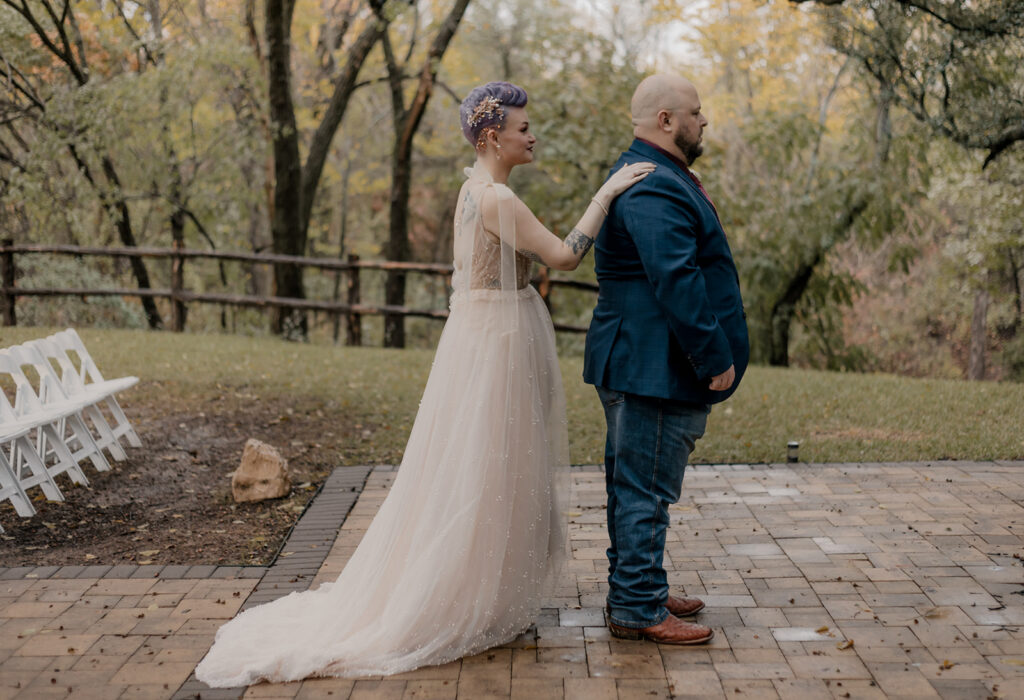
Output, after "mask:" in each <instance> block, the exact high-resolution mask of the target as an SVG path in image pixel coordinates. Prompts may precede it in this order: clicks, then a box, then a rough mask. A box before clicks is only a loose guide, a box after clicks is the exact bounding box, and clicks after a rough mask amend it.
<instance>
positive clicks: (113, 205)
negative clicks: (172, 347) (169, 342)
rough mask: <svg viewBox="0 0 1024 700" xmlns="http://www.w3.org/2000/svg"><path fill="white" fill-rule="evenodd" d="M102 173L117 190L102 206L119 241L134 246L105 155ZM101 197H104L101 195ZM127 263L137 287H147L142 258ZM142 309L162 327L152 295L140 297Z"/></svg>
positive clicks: (121, 192)
mask: <svg viewBox="0 0 1024 700" xmlns="http://www.w3.org/2000/svg"><path fill="white" fill-rule="evenodd" d="M103 174H104V175H105V176H106V178H107V180H108V181H109V182H110V184H111V185H113V186H114V191H115V192H117V196H116V199H114V201H105V202H104V203H103V207H104V209H106V210H107V213H108V214H109V215H110V216H111V218H113V219H114V224H115V226H116V228H117V235H118V236H119V237H120V238H121V243H123V244H124V245H126V246H131V247H132V248H134V247H135V246H136V245H137V244H136V242H135V234H134V233H132V220H131V217H130V215H129V213H128V203H127V202H126V201H125V199H124V190H122V188H121V180H120V178H119V177H118V176H117V171H116V170H115V169H114V164H113V163H112V162H111V160H110V158H108V157H106V156H104V157H103ZM103 199H106V198H105V197H103ZM129 263H130V264H131V267H132V274H133V275H135V281H136V283H137V284H138V285H139V289H149V288H150V286H151V285H150V282H149V271H148V270H146V265H145V263H144V262H142V258H138V257H133V258H130V259H129ZM142 310H143V312H144V313H145V314H146V322H147V323H148V324H149V327H150V328H152V329H154V330H157V329H160V328H163V327H164V320H163V318H162V317H161V316H160V311H159V310H158V309H157V308H156V301H154V299H153V297H142Z"/></svg>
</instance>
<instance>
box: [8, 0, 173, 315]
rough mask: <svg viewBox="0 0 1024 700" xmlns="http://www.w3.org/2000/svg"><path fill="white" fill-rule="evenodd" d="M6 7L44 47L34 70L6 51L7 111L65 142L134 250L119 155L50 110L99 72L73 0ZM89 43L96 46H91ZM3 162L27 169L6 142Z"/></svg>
mask: <svg viewBox="0 0 1024 700" xmlns="http://www.w3.org/2000/svg"><path fill="white" fill-rule="evenodd" d="M2 4H3V6H4V7H5V8H6V9H7V11H8V12H9V13H13V16H16V17H18V18H19V19H20V20H21V21H22V22H23V23H24V31H25V32H26V33H28V34H30V35H31V36H33V38H34V43H35V44H36V45H37V46H38V47H39V50H38V51H37V52H35V56H34V57H26V62H27V63H28V65H29V66H30V67H28V68H27V69H26V70H21V69H20V68H18V66H19V65H25V62H23V61H19V60H17V58H15V60H14V61H12V60H11V59H10V57H8V56H7V55H6V53H7V52H6V50H5V49H3V48H2V47H0V77H3V79H4V81H5V82H6V84H7V87H8V91H7V96H6V98H5V100H4V104H3V106H2V109H3V111H4V112H7V113H10V114H12V115H14V118H15V120H16V121H27V122H28V123H30V124H31V125H32V126H33V127H35V128H42V129H47V130H51V131H53V132H54V133H55V134H56V135H57V136H58V138H60V139H61V140H63V141H64V142H65V144H66V151H67V154H68V155H70V157H71V159H72V160H73V162H74V164H75V166H76V168H77V170H78V172H80V173H81V175H82V176H83V177H84V178H85V179H86V180H87V181H88V182H89V184H90V185H91V186H92V188H93V189H94V191H95V193H96V196H97V197H98V199H99V202H100V204H101V206H102V208H103V210H104V212H105V213H106V215H107V217H108V218H109V220H110V221H111V222H112V223H113V224H114V226H115V228H116V229H117V233H118V235H119V237H120V240H121V243H122V244H123V245H125V246H129V247H134V246H135V245H136V239H135V232H134V230H133V227H132V219H131V212H130V209H129V206H128V201H127V199H126V197H125V188H124V187H123V185H122V178H121V176H120V174H119V168H118V165H117V164H116V163H115V160H114V157H113V155H112V154H111V153H110V152H108V151H105V150H104V149H98V150H96V151H95V152H92V149H90V148H89V146H88V143H87V142H83V141H82V140H81V139H80V136H81V134H80V132H79V131H78V130H77V129H76V128H75V125H74V124H68V123H66V122H64V121H63V119H62V115H60V114H54V113H53V111H52V110H51V109H50V105H51V103H52V101H53V100H55V99H59V96H60V94H61V93H62V92H63V91H64V90H71V91H76V90H77V91H83V92H84V88H85V87H86V86H87V85H90V81H91V78H92V75H93V71H94V68H95V67H94V66H90V55H89V52H88V50H87V41H86V38H85V36H84V35H83V33H82V31H81V29H80V27H79V23H78V22H77V18H76V15H75V12H74V11H72V8H71V0H63V2H56V0H35V2H34V3H33V4H31V5H30V4H29V3H28V2H27V1H23V2H16V0H3V3H2ZM23 36H24V35H23ZM89 45H90V46H92V44H91V42H90V43H89ZM19 58H20V57H19ZM90 86H91V85H90ZM15 124H16V122H8V124H7V126H8V131H9V135H10V137H11V138H12V139H13V140H14V141H15V142H17V143H18V145H19V146H21V147H22V148H25V147H26V146H27V142H26V141H25V139H24V137H22V136H21V135H20V134H19V133H18V131H17V127H16V126H15ZM0 160H2V161H4V162H6V163H8V164H9V165H11V166H13V168H14V169H15V170H23V163H21V162H20V161H19V160H18V158H17V156H15V147H12V146H11V145H10V144H9V143H7V142H0ZM8 184H9V183H8ZM130 264H131V269H132V273H133V274H134V276H135V280H136V282H137V284H138V286H139V288H140V289H148V288H149V287H150V286H151V285H150V279H149V271H148V270H147V269H146V265H145V263H144V262H143V261H142V259H141V258H131V259H130ZM142 306H143V309H144V311H145V315H146V320H147V322H148V323H149V326H150V327H151V328H161V327H163V318H162V317H161V315H160V312H159V310H158V309H157V308H156V304H155V302H154V301H153V298H152V297H147V296H144V297H142Z"/></svg>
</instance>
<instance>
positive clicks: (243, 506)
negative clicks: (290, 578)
mask: <svg viewBox="0 0 1024 700" xmlns="http://www.w3.org/2000/svg"><path fill="white" fill-rule="evenodd" d="M139 389H140V391H139V392H138V396H136V397H132V400H131V402H130V403H127V402H126V401H122V405H124V407H125V411H126V413H127V414H128V417H129V419H130V420H131V421H132V424H133V425H134V426H135V428H136V431H137V432H138V433H139V436H140V438H141V439H142V443H143V447H141V448H127V449H128V459H127V460H125V461H123V462H113V461H112V462H111V464H112V466H113V468H112V469H111V470H110V471H108V472H102V473H100V472H97V471H96V470H95V469H94V468H93V467H92V465H91V464H86V465H85V466H84V471H85V473H86V476H87V477H88V479H89V482H90V483H89V486H88V487H79V486H72V485H71V483H70V481H69V480H68V478H67V476H66V475H62V476H60V477H58V478H57V481H58V485H59V486H60V488H61V490H62V491H63V493H64V496H65V498H66V499H67V500H66V501H64V502H62V503H61V502H52V501H47V500H45V499H44V497H43V495H42V493H41V492H40V490H39V488H38V487H36V488H33V489H30V490H29V495H30V496H31V497H32V498H33V504H34V505H35V507H36V509H37V513H36V514H35V515H34V516H33V517H31V518H21V517H19V516H18V515H17V514H16V513H15V512H14V508H13V507H12V506H11V504H10V503H9V502H4V503H3V504H0V522H2V523H3V527H4V529H5V530H6V532H5V533H3V534H0V566H8V567H10V566H30V565H35V566H47V565H76V564H111V565H113V564H163V565H167V564H223V565H247V564H249V565H251V564H267V563H269V562H270V561H271V559H272V558H273V557H274V555H275V554H276V552H277V551H278V550H279V549H280V547H281V545H282V544H283V542H284V538H285V536H286V535H287V533H288V531H289V529H290V528H291V527H292V525H293V524H294V523H295V522H296V520H298V517H299V515H300V514H301V513H302V511H303V510H304V508H305V507H306V504H307V503H308V502H309V500H310V499H311V498H312V497H313V495H314V494H315V493H316V491H317V488H318V487H319V485H320V484H321V483H323V481H324V479H326V477H327V475H328V474H329V473H330V471H331V470H332V469H334V468H335V467H336V466H337V465H339V464H341V463H342V461H343V460H342V453H343V445H344V443H345V440H346V439H349V438H350V437H351V435H352V432H353V430H354V429H356V428H354V427H353V426H350V425H347V424H346V422H345V419H344V416H341V415H339V413H338V411H336V410H332V407H331V406H329V405H325V404H322V403H315V402H307V403H301V402H295V401H292V400H285V399H272V400H268V399H265V398H264V399H260V398H258V397H255V396H249V395H246V394H245V392H244V391H225V392H224V393H223V394H221V395H220V396H217V397H215V398H214V399H212V400H209V401H204V402H203V405H202V406H201V407H200V409H199V410H197V408H196V406H195V405H194V402H188V401H184V400H181V399H175V398H173V397H166V396H162V395H161V391H160V390H159V387H152V386H150V387H145V386H140V387H139ZM190 403H191V404H192V405H190ZM362 428H363V426H359V429H362ZM250 437H255V438H258V439H260V440H263V441H264V442H268V443H270V444H272V445H274V446H275V447H277V448H278V449H279V450H280V452H281V454H282V455H283V456H284V457H285V458H286V459H287V460H288V463H289V471H290V474H291V477H292V485H293V487H292V492H291V494H290V495H289V496H287V497H285V498H280V499H275V500H272V501H264V502H261V503H239V504H236V503H234V501H233V500H232V498H231V479H230V473H231V472H232V471H234V470H235V468H236V467H237V466H238V461H239V459H240V458H241V455H242V448H243V446H244V444H245V441H246V440H247V439H248V438H250ZM122 444H123V443H122Z"/></svg>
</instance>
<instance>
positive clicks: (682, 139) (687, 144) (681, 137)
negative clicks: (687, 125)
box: [674, 132, 704, 165]
mask: <svg viewBox="0 0 1024 700" xmlns="http://www.w3.org/2000/svg"><path fill="white" fill-rule="evenodd" d="M674 140H675V144H676V148H678V149H679V150H680V151H682V152H683V155H684V156H686V164H687V165H693V161H695V160H697V159H698V158H700V154H701V153H703V152H704V144H702V143H701V142H700V136H698V137H697V140H696V141H691V140H689V139H688V138H686V134H684V133H682V132H680V133H678V134H676V135H675V139H674Z"/></svg>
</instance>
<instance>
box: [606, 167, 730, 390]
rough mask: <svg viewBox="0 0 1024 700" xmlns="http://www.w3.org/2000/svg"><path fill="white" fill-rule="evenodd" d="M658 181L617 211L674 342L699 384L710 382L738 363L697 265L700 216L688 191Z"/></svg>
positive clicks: (628, 195)
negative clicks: (714, 310) (713, 308)
mask: <svg viewBox="0 0 1024 700" xmlns="http://www.w3.org/2000/svg"><path fill="white" fill-rule="evenodd" d="M656 175H657V173H652V174H651V175H650V176H648V178H647V182H642V183H640V184H639V185H637V186H635V187H633V188H632V189H630V190H627V191H626V192H625V193H624V194H623V195H620V199H619V201H618V202H617V204H618V207H617V208H618V209H619V211H620V212H622V214H621V216H622V220H623V223H624V224H625V227H626V230H627V231H628V232H629V235H630V237H631V238H632V239H633V242H634V244H635V245H636V248H637V252H638V254H639V257H640V261H641V264H642V265H643V268H644V272H645V273H646V275H647V279H648V280H649V281H650V283H651V285H652V287H653V289H654V296H655V298H656V299H657V301H658V303H659V305H660V306H661V310H662V312H663V313H664V315H665V317H666V318H667V319H668V324H669V328H670V329H671V331H672V334H673V336H675V338H676V340H677V341H678V343H679V345H680V347H682V349H683V352H684V353H685V355H686V357H687V359H688V360H689V361H690V364H691V365H692V367H693V370H694V372H695V374H696V375H697V378H698V379H700V380H703V379H710V378H711V377H715V376H717V375H719V374H722V373H723V372H725V371H726V370H727V369H729V366H730V365H732V364H733V357H732V350H731V349H730V346H729V339H728V338H727V337H726V334H725V331H723V330H722V327H721V326H720V325H719V323H718V318H717V317H716V316H715V314H714V312H713V311H712V309H711V303H710V301H709V299H708V292H707V288H706V286H705V282H704V274H703V273H702V271H701V268H700V265H699V263H698V253H699V250H698V244H699V235H698V234H699V231H700V226H701V223H700V218H699V214H698V212H697V210H696V207H695V205H694V202H693V201H692V199H691V197H692V194H691V193H689V192H687V191H686V190H684V189H683V187H684V186H683V185H681V184H680V183H678V182H675V181H674V180H673V179H672V178H670V177H664V176H663V177H656ZM652 181H653V182H652Z"/></svg>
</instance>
